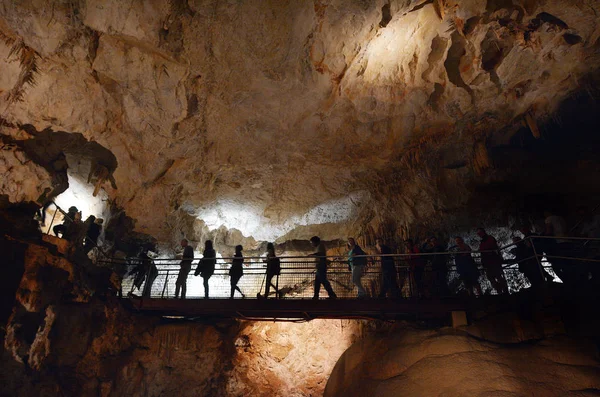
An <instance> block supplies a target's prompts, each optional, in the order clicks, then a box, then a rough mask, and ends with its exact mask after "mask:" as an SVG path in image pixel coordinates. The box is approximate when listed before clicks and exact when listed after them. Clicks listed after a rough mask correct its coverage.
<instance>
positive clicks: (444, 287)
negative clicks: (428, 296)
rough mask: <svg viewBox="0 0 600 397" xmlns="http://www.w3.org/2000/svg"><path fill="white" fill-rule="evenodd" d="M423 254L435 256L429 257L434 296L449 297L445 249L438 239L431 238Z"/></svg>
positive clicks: (423, 249)
mask: <svg viewBox="0 0 600 397" xmlns="http://www.w3.org/2000/svg"><path fill="white" fill-rule="evenodd" d="M421 252H424V253H428V254H435V255H429V256H427V259H428V260H429V262H430V264H431V273H432V274H431V275H432V277H431V281H432V294H433V295H435V296H438V297H440V296H447V295H449V294H450V290H449V289H448V265H447V256H446V255H445V249H444V247H443V246H442V245H441V244H440V243H439V242H438V239H437V237H435V236H431V237H430V238H429V240H427V243H426V244H425V245H424V246H423V248H422V249H421Z"/></svg>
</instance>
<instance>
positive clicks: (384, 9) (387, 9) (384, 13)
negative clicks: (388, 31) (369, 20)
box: [379, 3, 392, 28]
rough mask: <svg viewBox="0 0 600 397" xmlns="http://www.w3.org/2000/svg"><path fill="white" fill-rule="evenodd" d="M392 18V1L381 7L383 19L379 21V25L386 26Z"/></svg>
mask: <svg viewBox="0 0 600 397" xmlns="http://www.w3.org/2000/svg"><path fill="white" fill-rule="evenodd" d="M391 20H392V13H391V11H390V3H387V4H384V6H383V7H381V21H380V22H379V26H380V27H382V28H385V27H386V26H387V25H388V23H390V21H391Z"/></svg>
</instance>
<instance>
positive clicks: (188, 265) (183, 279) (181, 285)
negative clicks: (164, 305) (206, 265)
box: [175, 239, 194, 299]
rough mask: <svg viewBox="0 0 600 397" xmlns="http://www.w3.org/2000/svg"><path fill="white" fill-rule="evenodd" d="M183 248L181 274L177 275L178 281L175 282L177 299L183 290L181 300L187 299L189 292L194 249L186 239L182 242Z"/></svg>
mask: <svg viewBox="0 0 600 397" xmlns="http://www.w3.org/2000/svg"><path fill="white" fill-rule="evenodd" d="M181 247H182V248H183V255H182V259H183V260H182V261H181V263H180V269H179V274H178V275H177V280H176V281H175V298H178V297H179V291H180V290H181V299H185V293H186V291H187V277H188V274H190V271H191V270H192V260H193V259H194V249H193V248H192V247H191V246H190V245H189V243H188V241H187V240H186V239H183V240H181Z"/></svg>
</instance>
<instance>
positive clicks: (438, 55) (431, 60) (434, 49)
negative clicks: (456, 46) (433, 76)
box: [421, 35, 448, 80]
mask: <svg viewBox="0 0 600 397" xmlns="http://www.w3.org/2000/svg"><path fill="white" fill-rule="evenodd" d="M447 47H448V39H446V38H444V37H440V36H439V35H437V36H435V37H434V38H433V40H432V41H431V51H430V52H429V55H428V56H427V64H428V66H427V69H426V70H425V71H424V72H423V74H422V75H421V78H422V79H423V80H429V74H430V73H431V72H432V71H433V69H434V68H435V66H436V65H437V63H438V62H439V61H441V60H442V58H443V57H444V54H445V53H446V48H447Z"/></svg>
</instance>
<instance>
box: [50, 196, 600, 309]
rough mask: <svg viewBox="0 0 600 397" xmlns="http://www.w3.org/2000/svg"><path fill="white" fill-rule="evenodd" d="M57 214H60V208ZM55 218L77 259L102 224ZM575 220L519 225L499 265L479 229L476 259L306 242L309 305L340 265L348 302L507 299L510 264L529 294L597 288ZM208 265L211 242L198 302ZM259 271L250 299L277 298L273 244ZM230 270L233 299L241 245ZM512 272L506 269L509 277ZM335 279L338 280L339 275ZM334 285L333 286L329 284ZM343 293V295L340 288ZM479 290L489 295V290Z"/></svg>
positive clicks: (146, 269)
mask: <svg viewBox="0 0 600 397" xmlns="http://www.w3.org/2000/svg"><path fill="white" fill-rule="evenodd" d="M57 208H58V207H57ZM58 209H59V210H60V208H58ZM60 211H62V210H60ZM63 215H64V216H63V222H62V224H59V225H55V226H54V227H53V228H52V231H53V232H54V234H55V235H56V236H60V237H61V238H63V239H67V240H70V241H72V242H74V243H75V246H77V247H79V248H78V249H81V250H82V251H83V252H84V253H85V254H87V253H89V252H90V250H92V249H93V248H94V247H95V246H97V243H98V238H99V236H100V234H101V232H102V219H96V218H95V217H94V216H93V215H90V216H89V217H88V218H87V219H86V220H85V221H84V222H83V221H82V213H81V211H79V210H78V209H77V207H75V206H72V207H70V208H69V210H68V211H67V212H66V213H65V212H63ZM578 215H580V221H579V222H578V223H577V224H576V225H575V226H574V227H573V228H571V231H570V232H569V230H568V229H567V223H566V221H565V219H564V218H563V217H561V216H558V215H555V214H553V213H551V212H546V213H545V214H544V227H543V230H542V232H541V233H540V234H535V233H533V232H532V231H531V227H530V226H529V224H527V223H522V224H520V225H519V226H518V227H517V229H518V230H519V232H520V233H521V234H522V235H523V237H520V236H514V235H513V236H512V243H513V245H512V247H511V249H510V251H508V252H509V253H510V254H512V255H513V257H514V259H505V258H503V255H502V253H501V248H500V247H499V245H498V242H497V240H496V238H494V237H493V236H491V235H489V234H488V233H487V232H486V230H485V229H483V228H478V229H476V233H477V236H478V237H479V239H480V240H479V246H478V247H476V248H477V251H476V252H474V251H473V249H472V248H471V246H469V245H468V244H467V243H466V242H465V239H463V238H462V237H460V236H456V237H454V238H453V242H454V244H453V245H452V246H451V247H450V248H446V247H447V246H448V245H446V244H442V243H440V241H439V240H438V238H437V237H435V236H431V237H429V238H427V239H425V240H424V241H421V243H420V244H417V243H416V242H415V240H414V239H410V238H408V239H405V240H404V250H403V251H402V252H401V253H397V252H394V250H392V249H391V248H390V246H389V245H387V244H386V241H384V240H383V239H382V238H376V239H375V250H376V254H375V255H369V254H367V253H366V252H365V251H364V250H363V249H362V248H361V247H360V246H359V245H358V243H357V241H356V239H354V238H352V237H350V238H348V240H347V254H346V256H345V257H343V258H340V257H339V256H337V257H335V256H334V257H332V256H328V255H327V250H326V248H325V244H324V243H323V241H321V239H320V238H319V237H318V236H313V237H312V238H311V239H310V243H311V245H312V247H313V248H314V252H313V253H312V254H310V255H309V256H310V257H313V258H314V282H313V299H315V300H318V299H319V297H320V290H321V287H323V288H324V289H325V291H326V292H327V295H328V298H329V299H336V298H337V297H338V295H337V294H336V291H335V290H334V288H333V286H332V283H331V282H330V280H329V279H328V268H329V267H330V264H331V263H333V262H336V263H340V262H343V263H345V264H347V268H348V272H349V273H347V276H346V277H347V279H348V280H351V283H352V284H351V285H350V288H352V286H353V287H354V288H355V291H356V296H357V298H359V299H364V298H366V297H368V296H373V297H378V298H402V297H403V296H404V295H408V296H411V297H443V296H448V295H451V294H453V291H452V289H454V288H452V287H453V285H455V283H453V282H452V281H453V280H456V279H457V278H458V280H460V283H461V284H462V286H463V287H464V291H465V292H466V293H467V294H468V295H470V296H481V295H483V290H484V289H483V288H482V283H483V282H484V280H485V279H487V280H488V281H489V284H490V285H491V288H492V289H493V290H494V291H496V293H497V294H507V293H508V292H509V287H508V282H507V278H506V273H505V267H506V266H512V265H515V264H516V265H517V267H516V269H518V271H519V272H520V273H521V274H522V275H523V276H524V278H525V279H526V280H527V281H528V282H529V284H530V285H531V286H532V287H533V288H539V287H541V286H543V285H545V283H547V282H550V281H552V280H554V274H556V276H558V277H559V278H560V280H561V281H562V282H563V283H564V284H565V285H568V286H577V285H582V284H586V283H588V281H589V280H590V279H591V280H593V283H594V284H599V281H600V271H599V270H597V268H598V267H597V266H596V267H593V266H590V265H589V263H586V262H585V261H584V260H577V259H581V258H577V256H578V255H579V256H581V253H577V252H575V247H574V243H573V242H572V240H570V239H568V238H567V235H568V234H569V233H573V235H575V236H576V237H580V238H589V239H590V240H587V241H586V242H585V243H584V246H585V245H587V244H588V243H589V242H590V241H594V242H592V243H591V244H589V245H588V247H587V249H588V251H589V248H590V247H591V248H594V249H595V251H593V252H597V251H599V250H598V248H599V247H598V245H599V244H598V242H597V241H595V240H593V239H598V238H599V237H600V216H594V217H592V218H589V217H588V218H586V217H585V216H583V215H584V211H581V210H580V211H579V212H578ZM537 229H538V230H539V229H540V228H539V227H538V228H537ZM181 247H182V249H183V253H182V254H181V262H180V269H179V274H178V276H177V280H176V283H175V286H176V287H175V297H176V298H179V297H181V298H182V299H183V298H185V297H186V292H187V280H188V277H189V274H190V272H191V271H192V267H193V260H194V250H193V248H192V247H191V246H190V245H189V243H188V240H186V239H183V240H182V241H181ZM593 252H592V255H593ZM474 253H476V254H478V256H479V259H480V262H479V264H478V262H477V261H476V257H474V256H473V254H474ZM140 255H141V256H139V258H138V259H139V261H138V262H136V263H137V266H136V267H134V269H133V270H132V271H131V272H130V273H129V274H130V275H132V276H133V278H134V280H133V286H132V291H133V289H134V288H136V287H137V288H138V289H141V286H142V284H144V282H145V284H144V290H143V294H142V296H145V297H149V296H150V293H151V286H152V283H153V282H154V280H155V279H156V278H157V276H158V269H157V267H156V265H155V264H154V263H153V261H152V260H151V259H150V258H149V257H148V256H147V253H146V252H145V251H144V252H141V254H140ZM588 256H589V254H588ZM543 257H545V258H547V259H548V261H546V262H545V266H544V265H543V264H542V258H543ZM332 258H333V259H332ZM216 263H217V254H216V251H215V249H214V247H213V243H212V241H211V240H207V241H206V242H205V245H204V250H203V253H202V258H201V259H200V261H199V262H198V264H197V265H196V269H195V271H194V276H200V277H202V278H203V285H204V297H205V298H208V297H209V280H210V278H211V277H212V276H213V275H214V273H215V267H216ZM263 264H264V266H265V267H266V270H265V272H264V273H263V274H264V278H263V281H262V284H261V286H260V291H259V293H258V295H257V297H258V298H264V299H267V298H269V297H270V296H271V295H273V294H274V295H275V296H276V297H278V298H281V297H282V296H283V295H284V294H283V293H282V290H281V288H280V286H279V275H280V274H281V272H282V263H281V261H280V259H279V258H278V257H277V255H276V252H275V246H274V244H273V243H268V244H267V245H266V253H265V257H264V259H263ZM230 265H231V266H230V268H229V278H230V283H231V289H230V297H231V298H233V297H234V295H235V293H236V291H237V292H238V293H239V294H240V295H241V297H242V298H244V297H245V296H246V295H245V294H244V292H243V291H242V289H241V288H240V287H239V285H238V284H239V282H240V280H241V279H242V277H243V275H244V256H243V247H242V246H241V245H237V246H236V247H235V254H234V255H233V257H232V260H231V263H230ZM452 265H454V266H452ZM373 266H377V267H378V269H379V275H378V277H379V280H378V281H379V290H378V291H374V290H373V288H371V290H370V291H369V292H368V291H367V289H368V287H369V286H368V285H367V288H365V285H363V278H364V276H365V274H367V273H368V271H367V269H369V268H372V267H373ZM516 269H515V268H513V271H514V270H516ZM451 272H455V274H456V275H457V276H458V277H450V278H449V275H450V273H451ZM337 273H338V274H339V272H337ZM373 273H375V272H373ZM552 273H554V274H552ZM372 280H373V278H372V277H370V278H369V281H370V282H371V286H372V285H373V282H372ZM336 281H338V280H337V279H336ZM338 283H339V281H338ZM263 286H264V292H263ZM407 286H408V289H409V292H408V293H407V294H403V289H404V288H406V287H407ZM345 289H346V291H348V287H347V286H346V287H345ZM487 290H488V291H489V287H488V288H487ZM338 292H339V291H338Z"/></svg>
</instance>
